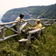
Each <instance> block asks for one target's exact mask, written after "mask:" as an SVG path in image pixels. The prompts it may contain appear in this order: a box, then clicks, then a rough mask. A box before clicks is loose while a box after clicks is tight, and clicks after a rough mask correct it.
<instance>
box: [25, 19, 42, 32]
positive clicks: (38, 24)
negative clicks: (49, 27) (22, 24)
mask: <svg viewBox="0 0 56 56" xmlns="http://www.w3.org/2000/svg"><path fill="white" fill-rule="evenodd" d="M36 23H37V25H36V27H28V28H27V29H26V30H25V33H26V32H28V31H30V30H35V29H40V28H42V24H41V22H40V19H37V20H36Z"/></svg>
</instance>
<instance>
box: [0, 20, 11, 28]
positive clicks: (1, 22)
mask: <svg viewBox="0 0 56 56" xmlns="http://www.w3.org/2000/svg"><path fill="white" fill-rule="evenodd" d="M0 23H4V22H2V21H1V19H0ZM6 26H7V27H10V26H12V24H10V25H6Z"/></svg>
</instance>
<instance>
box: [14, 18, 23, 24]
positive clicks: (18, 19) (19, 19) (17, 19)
mask: <svg viewBox="0 0 56 56" xmlns="http://www.w3.org/2000/svg"><path fill="white" fill-rule="evenodd" d="M15 21H24V19H21V18H20V17H17V18H16V20H15ZM13 25H16V23H13Z"/></svg>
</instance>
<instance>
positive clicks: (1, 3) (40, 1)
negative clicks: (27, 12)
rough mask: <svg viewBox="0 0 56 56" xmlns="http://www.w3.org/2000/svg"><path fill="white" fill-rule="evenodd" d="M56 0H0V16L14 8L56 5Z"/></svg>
mask: <svg viewBox="0 0 56 56" xmlns="http://www.w3.org/2000/svg"><path fill="white" fill-rule="evenodd" d="M55 3H56V0H0V16H3V14H4V13H5V12H6V11H8V10H10V9H13V8H20V7H27V6H42V5H51V4H55Z"/></svg>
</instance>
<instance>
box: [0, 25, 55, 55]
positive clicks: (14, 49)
mask: <svg viewBox="0 0 56 56" xmlns="http://www.w3.org/2000/svg"><path fill="white" fill-rule="evenodd" d="M8 32H9V33H8ZM10 34H14V33H13V32H12V31H10V30H8V31H6V32H5V35H6V36H8V35H10ZM23 37H25V34H20V35H19V36H16V37H12V38H9V39H7V40H5V41H2V42H0V56H56V24H55V25H52V26H49V27H46V32H45V34H43V35H41V36H40V39H39V40H38V39H36V40H34V41H31V44H30V48H29V49H27V48H26V45H25V44H21V43H18V40H19V39H21V38H23Z"/></svg>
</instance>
